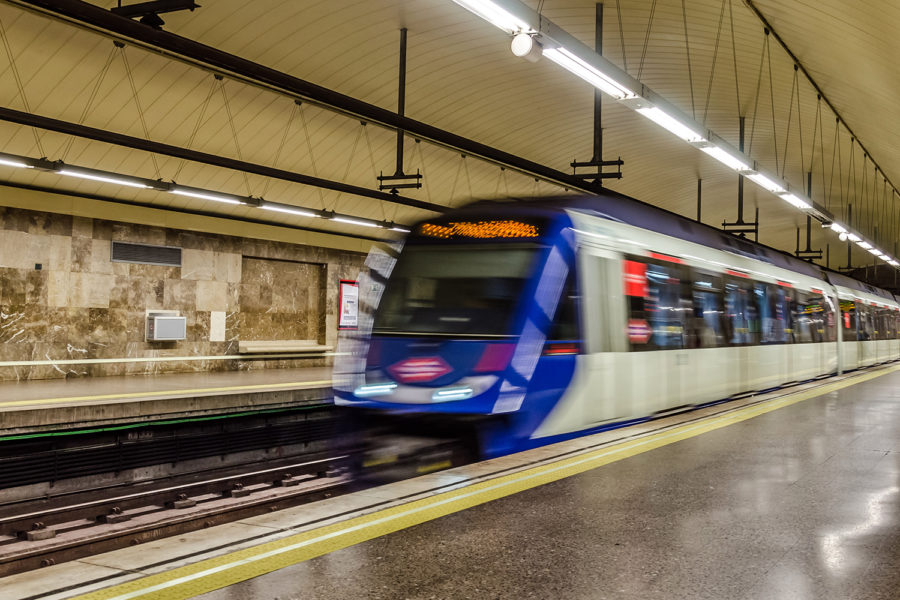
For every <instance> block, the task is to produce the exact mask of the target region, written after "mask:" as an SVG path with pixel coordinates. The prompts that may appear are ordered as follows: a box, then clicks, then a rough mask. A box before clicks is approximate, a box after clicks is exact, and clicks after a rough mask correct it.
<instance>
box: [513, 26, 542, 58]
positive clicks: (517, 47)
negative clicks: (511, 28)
mask: <svg viewBox="0 0 900 600" xmlns="http://www.w3.org/2000/svg"><path fill="white" fill-rule="evenodd" d="M510 49H511V50H512V53H513V54H515V55H516V56H518V57H519V58H524V59H525V60H527V61H530V62H537V61H538V60H540V58H541V55H543V53H544V52H543V49H542V48H541V44H540V43H539V42H538V41H537V40H536V39H534V36H532V35H529V34H527V33H517V34H516V35H514V36H513V39H512V43H511V44H510Z"/></svg>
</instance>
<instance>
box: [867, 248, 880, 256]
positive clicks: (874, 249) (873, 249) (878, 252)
mask: <svg viewBox="0 0 900 600" xmlns="http://www.w3.org/2000/svg"><path fill="white" fill-rule="evenodd" d="M866 250H868V251H869V254H874V255H875V256H881V250H879V249H878V248H866Z"/></svg>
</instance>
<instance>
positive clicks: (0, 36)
mask: <svg viewBox="0 0 900 600" xmlns="http://www.w3.org/2000/svg"><path fill="white" fill-rule="evenodd" d="M0 41H2V42H3V49H4V50H5V51H6V56H7V57H8V58H9V68H10V69H11V70H12V73H13V79H15V80H16V87H17V88H18V89H19V97H20V98H22V104H23V105H24V106H25V111H26V112H29V113H30V112H31V106H30V105H29V104H28V96H26V95H25V86H24V85H23V84H22V76H21V75H20V74H19V68H18V67H17V66H16V58H15V56H14V55H13V53H12V48H11V47H10V45H9V39H8V38H7V37H6V29H5V28H4V27H3V21H2V20H0ZM31 133H32V135H34V143H35V145H36V146H37V149H38V153H40V155H41V156H47V153H46V152H44V145H43V144H42V143H41V136H40V134H39V133H38V130H37V127H32V128H31Z"/></svg>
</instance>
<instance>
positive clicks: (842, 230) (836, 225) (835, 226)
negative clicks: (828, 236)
mask: <svg viewBox="0 0 900 600" xmlns="http://www.w3.org/2000/svg"><path fill="white" fill-rule="evenodd" d="M831 230H832V231H834V232H837V233H847V228H846V227H844V226H843V225H841V224H840V223H835V222H832V223H831Z"/></svg>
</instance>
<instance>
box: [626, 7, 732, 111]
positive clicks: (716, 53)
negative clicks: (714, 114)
mask: <svg viewBox="0 0 900 600" xmlns="http://www.w3.org/2000/svg"><path fill="white" fill-rule="evenodd" d="M726 1H727V0H722V8H721V9H720V10H719V25H718V27H716V43H715V45H714V46H713V56H712V66H710V68H709V82H708V84H707V86H706V103H705V104H704V105H703V124H704V125H706V117H707V115H708V113H709V99H710V97H711V96H712V84H713V79H714V78H715V75H716V60H717V59H718V56H719V39H720V38H721V36H722V23H723V21H724V19H725V2H726ZM638 79H640V77H638Z"/></svg>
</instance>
